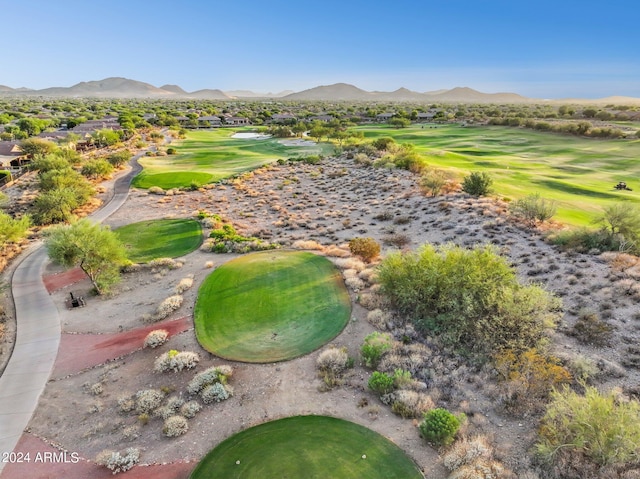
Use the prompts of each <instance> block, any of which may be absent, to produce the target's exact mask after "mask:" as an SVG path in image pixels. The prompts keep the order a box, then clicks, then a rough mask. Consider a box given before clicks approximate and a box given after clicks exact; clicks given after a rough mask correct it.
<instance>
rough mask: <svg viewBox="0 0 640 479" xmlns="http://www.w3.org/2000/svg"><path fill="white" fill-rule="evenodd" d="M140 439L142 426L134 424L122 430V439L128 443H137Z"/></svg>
mask: <svg viewBox="0 0 640 479" xmlns="http://www.w3.org/2000/svg"><path fill="white" fill-rule="evenodd" d="M139 437H140V426H138V425H137V424H133V425H131V426H127V427H125V428H124V429H123V430H122V438H123V439H125V440H127V441H135V440H136V439H138V438H139Z"/></svg>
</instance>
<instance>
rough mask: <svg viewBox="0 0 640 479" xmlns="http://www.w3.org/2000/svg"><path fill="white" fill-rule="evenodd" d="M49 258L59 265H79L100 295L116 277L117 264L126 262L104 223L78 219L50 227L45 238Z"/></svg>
mask: <svg viewBox="0 0 640 479" xmlns="http://www.w3.org/2000/svg"><path fill="white" fill-rule="evenodd" d="M46 246H47V252H48V253H49V257H50V258H51V260H52V261H54V262H56V263H59V264H61V265H63V266H67V267H70V266H76V265H77V266H79V267H80V268H81V269H82V271H84V272H85V273H86V275H87V276H88V277H89V279H90V280H91V283H93V286H94V287H95V289H96V292H97V293H98V294H104V293H106V292H108V291H109V290H110V288H111V287H112V286H113V285H115V284H116V283H117V282H118V281H119V280H120V267H121V266H123V265H124V264H126V263H127V255H126V250H125V247H124V245H123V244H122V243H121V242H120V240H119V239H118V237H117V236H116V234H115V233H114V232H113V231H111V229H110V228H109V227H108V226H102V225H100V224H97V223H92V222H91V221H89V220H87V219H82V220H80V221H77V222H75V223H72V224H71V225H68V226H57V227H55V228H53V229H52V230H51V231H50V233H49V234H48V236H47V239H46Z"/></svg>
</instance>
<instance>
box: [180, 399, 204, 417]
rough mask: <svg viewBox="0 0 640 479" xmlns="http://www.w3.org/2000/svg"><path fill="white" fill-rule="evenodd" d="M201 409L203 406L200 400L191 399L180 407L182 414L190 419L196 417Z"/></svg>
mask: <svg viewBox="0 0 640 479" xmlns="http://www.w3.org/2000/svg"><path fill="white" fill-rule="evenodd" d="M200 409H202V406H200V403H199V402H198V401H189V402H186V403H184V404H183V405H182V406H181V407H180V415H181V416H184V417H186V418H188V419H190V418H192V417H195V415H196V414H198V412H199V411H200Z"/></svg>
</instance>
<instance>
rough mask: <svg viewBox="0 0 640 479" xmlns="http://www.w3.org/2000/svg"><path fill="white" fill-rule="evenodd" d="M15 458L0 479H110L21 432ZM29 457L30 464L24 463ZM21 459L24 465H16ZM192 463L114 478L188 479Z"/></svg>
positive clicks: (100, 469) (106, 473)
mask: <svg viewBox="0 0 640 479" xmlns="http://www.w3.org/2000/svg"><path fill="white" fill-rule="evenodd" d="M14 454H16V456H15V457H14V458H13V461H10V462H8V463H7V464H6V465H5V468H4V469H3V471H2V474H1V475H2V479H5V478H6V479H26V478H28V479H62V478H64V479H89V478H90V479H109V478H113V477H114V476H113V474H111V471H109V470H108V469H106V468H104V467H100V466H97V465H96V464H95V463H94V462H93V460H92V459H93V458H92V459H87V458H83V457H80V456H78V455H77V454H74V453H73V451H68V452H67V453H66V455H64V454H62V453H61V451H59V450H58V449H56V448H54V447H52V446H51V445H49V444H47V443H46V442H44V441H43V440H41V439H40V438H38V437H36V436H33V435H31V434H29V433H24V434H23V435H22V437H20V440H19V441H18V444H17V445H16V448H15V449H14ZM27 454H28V457H29V461H28V462H27V461H26V455H27ZM19 459H22V461H23V462H16V461H18V460H19ZM194 467H195V463H184V462H177V463H171V464H162V465H161V464H154V465H149V466H135V467H134V468H133V469H131V470H129V471H127V472H122V473H120V474H118V475H117V476H115V477H118V478H120V477H122V478H124V479H187V478H188V477H189V474H190V473H191V471H192V470H193V468H194Z"/></svg>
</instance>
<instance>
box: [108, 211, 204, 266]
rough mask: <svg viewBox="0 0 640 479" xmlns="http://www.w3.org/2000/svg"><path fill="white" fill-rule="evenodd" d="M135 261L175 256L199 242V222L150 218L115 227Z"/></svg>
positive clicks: (131, 258)
mask: <svg viewBox="0 0 640 479" xmlns="http://www.w3.org/2000/svg"><path fill="white" fill-rule="evenodd" d="M114 232H115V234H116V235H117V236H118V238H119V239H120V241H122V243H124V245H125V248H126V249H127V255H128V257H129V259H130V260H131V261H133V262H134V263H147V262H149V261H151V260H154V259H157V258H177V257H178V256H183V255H185V254H187V253H191V252H192V251H194V250H195V249H197V248H198V246H200V244H201V243H202V226H201V225H200V223H199V222H198V221H196V220H192V219H171V220H149V221H141V222H140V223H132V224H129V225H126V226H123V227H121V228H118V229H116V230H114Z"/></svg>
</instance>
